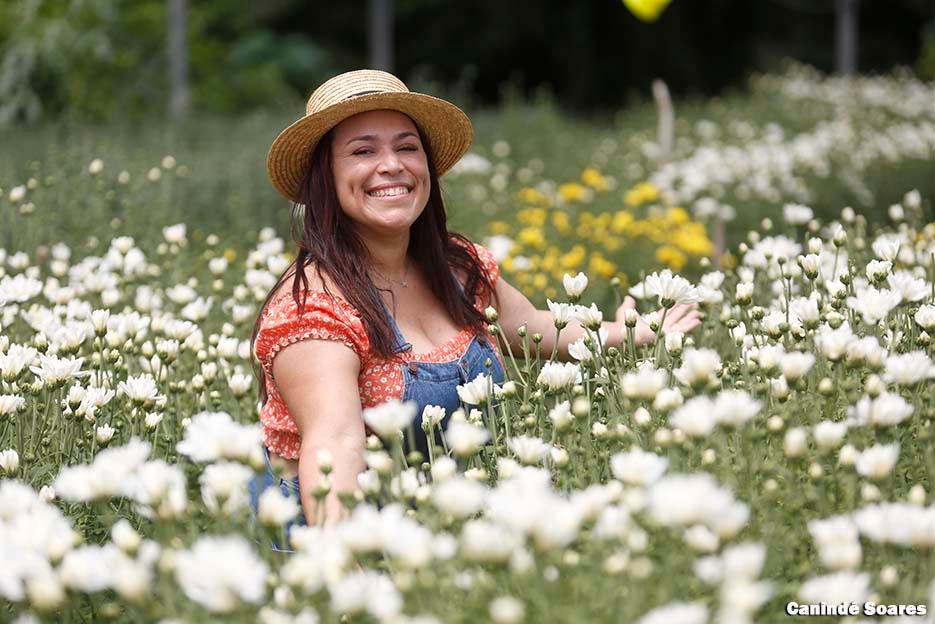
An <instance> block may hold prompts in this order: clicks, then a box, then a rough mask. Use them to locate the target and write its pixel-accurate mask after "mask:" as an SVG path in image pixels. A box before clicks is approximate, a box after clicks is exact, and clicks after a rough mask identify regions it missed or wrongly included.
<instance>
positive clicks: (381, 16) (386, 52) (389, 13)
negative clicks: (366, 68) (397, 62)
mask: <svg viewBox="0 0 935 624" xmlns="http://www.w3.org/2000/svg"><path fill="white" fill-rule="evenodd" d="M370 67H371V68H373V69H382V70H383V71H388V72H392V71H393V0H370Z"/></svg>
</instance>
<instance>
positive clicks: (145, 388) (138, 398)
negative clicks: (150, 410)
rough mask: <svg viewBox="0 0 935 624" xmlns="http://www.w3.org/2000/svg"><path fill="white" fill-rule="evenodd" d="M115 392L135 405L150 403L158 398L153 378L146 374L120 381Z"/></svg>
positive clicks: (157, 387)
mask: <svg viewBox="0 0 935 624" xmlns="http://www.w3.org/2000/svg"><path fill="white" fill-rule="evenodd" d="M117 391H118V392H120V394H123V395H125V396H126V397H127V398H129V399H130V400H131V401H135V402H137V403H152V402H155V401H157V400H158V399H159V397H160V395H159V386H158V385H157V384H156V380H155V378H153V376H152V375H149V374H146V373H143V374H142V375H138V376H136V377H128V378H127V380H126V381H121V382H120V383H119V384H117Z"/></svg>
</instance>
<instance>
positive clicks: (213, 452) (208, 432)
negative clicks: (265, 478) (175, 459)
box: [175, 412, 260, 462]
mask: <svg viewBox="0 0 935 624" xmlns="http://www.w3.org/2000/svg"><path fill="white" fill-rule="evenodd" d="M259 447H260V425H259V423H253V424H250V425H242V424H240V423H235V422H234V421H233V419H232V418H231V417H230V414H228V413H226V412H201V413H199V414H195V415H194V416H193V417H192V420H191V423H190V424H189V425H188V427H187V428H186V429H185V436H184V438H183V439H182V440H181V441H180V442H179V443H178V444H177V445H176V447H175V448H176V450H178V452H179V453H181V454H183V455H186V456H187V457H189V458H190V459H191V460H192V461H196V462H213V461H217V460H218V459H234V460H238V461H243V462H249V461H250V459H251V457H254V456H255V455H256V454H257V451H258V449H259Z"/></svg>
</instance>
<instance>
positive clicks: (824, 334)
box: [815, 323, 857, 362]
mask: <svg viewBox="0 0 935 624" xmlns="http://www.w3.org/2000/svg"><path fill="white" fill-rule="evenodd" d="M856 340H857V337H856V336H854V332H853V331H851V327H850V325H848V324H847V323H843V324H841V326H840V327H838V328H837V329H832V328H831V326H830V325H822V326H821V327H820V328H819V329H818V335H817V336H815V344H816V345H817V346H818V348H819V350H820V351H821V354H822V355H823V356H825V358H827V359H829V360H831V361H832V362H837V361H838V360H840V359H841V358H842V357H844V354H845V353H847V348H848V347H849V346H850V345H851V344H852V343H854V342H855V341H856Z"/></svg>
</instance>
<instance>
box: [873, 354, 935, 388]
mask: <svg viewBox="0 0 935 624" xmlns="http://www.w3.org/2000/svg"><path fill="white" fill-rule="evenodd" d="M933 377H935V365H933V364H932V360H931V359H930V358H929V356H928V355H926V354H925V353H924V352H923V351H912V352H911V353H904V354H901V355H891V356H890V357H888V358H886V371H885V372H884V373H883V379H885V380H886V381H887V382H889V383H894V384H897V385H900V386H911V385H913V384H916V383H919V382H920V381H924V380H926V379H932V378H933Z"/></svg>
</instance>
